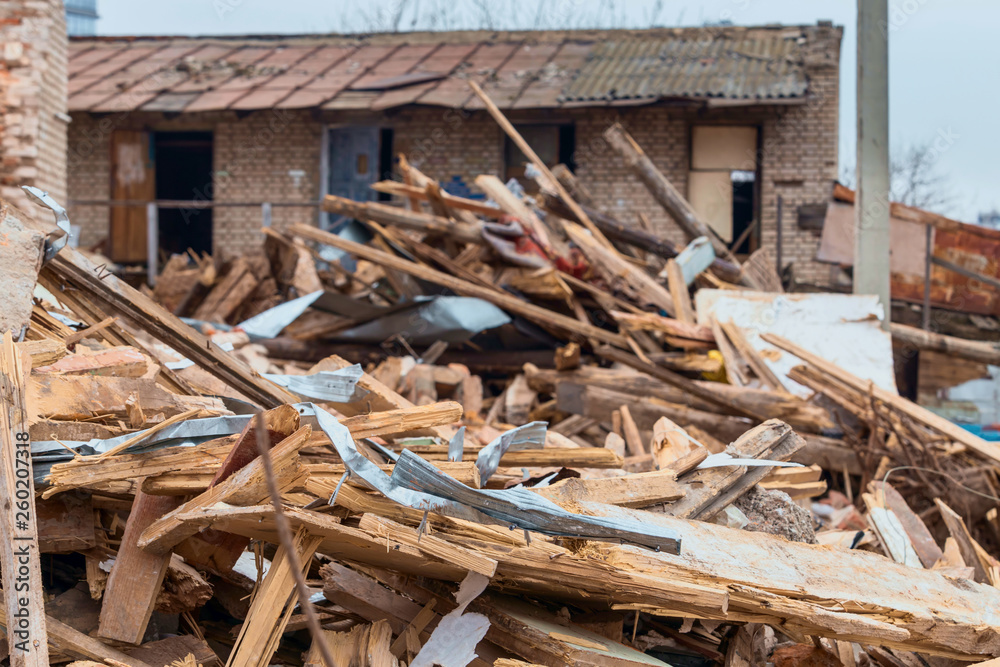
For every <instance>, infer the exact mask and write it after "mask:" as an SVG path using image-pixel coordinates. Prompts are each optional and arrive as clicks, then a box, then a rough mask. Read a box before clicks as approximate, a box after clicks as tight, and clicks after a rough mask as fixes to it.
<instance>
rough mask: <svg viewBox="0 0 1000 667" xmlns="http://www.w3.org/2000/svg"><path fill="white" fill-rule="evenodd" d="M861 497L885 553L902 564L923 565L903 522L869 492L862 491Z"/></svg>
mask: <svg viewBox="0 0 1000 667" xmlns="http://www.w3.org/2000/svg"><path fill="white" fill-rule="evenodd" d="M861 499H862V500H863V501H864V503H865V507H867V508H868V522H869V524H871V526H872V528H874V530H875V534H876V535H878V539H879V542H881V543H882V548H883V549H885V552H886V555H888V556H889V557H890V558H892V559H893V560H894V561H896V562H897V563H902V564H903V565H909V566H910V567H923V565H922V564H921V563H920V558H919V557H918V556H917V552H916V551H915V550H914V548H913V544H912V543H911V542H910V538H909V536H907V534H906V531H905V530H904V529H903V524H902V523H901V522H900V521H899V518H898V517H897V516H896V515H895V514H894V513H893V511H892V510H890V509H888V508H886V507H884V506H882V505H880V504H879V501H878V499H877V498H876V497H875V496H873V495H872V494H870V493H862V494H861Z"/></svg>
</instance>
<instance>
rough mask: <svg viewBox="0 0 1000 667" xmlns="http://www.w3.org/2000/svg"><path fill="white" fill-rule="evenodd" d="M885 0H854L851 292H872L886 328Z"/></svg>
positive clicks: (887, 163)
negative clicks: (855, 189) (855, 51)
mask: <svg viewBox="0 0 1000 667" xmlns="http://www.w3.org/2000/svg"><path fill="white" fill-rule="evenodd" d="M888 25H889V23H888V0H858V175H857V179H858V194H857V201H856V203H855V207H854V229H855V235H854V293H855V294H876V295H878V297H879V301H880V302H881V304H882V307H883V308H884V309H885V319H884V320H883V328H885V329H886V330H888V328H889V310H890V308H889V306H890V303H889V253H890V248H889V32H888Z"/></svg>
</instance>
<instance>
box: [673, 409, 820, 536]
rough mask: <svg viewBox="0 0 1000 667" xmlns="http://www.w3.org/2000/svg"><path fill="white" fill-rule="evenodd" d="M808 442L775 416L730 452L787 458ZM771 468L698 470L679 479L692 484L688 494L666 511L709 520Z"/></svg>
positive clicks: (781, 459)
mask: <svg viewBox="0 0 1000 667" xmlns="http://www.w3.org/2000/svg"><path fill="white" fill-rule="evenodd" d="M804 444H805V443H804V441H803V440H802V438H800V437H799V436H797V435H796V434H795V433H794V432H793V431H792V429H791V428H790V427H789V426H788V424H786V423H784V422H781V421H778V420H777V419H771V420H768V421H766V422H764V423H763V424H761V425H759V426H755V427H754V428H752V429H750V430H749V431H747V432H746V433H744V434H743V435H742V436H741V437H740V438H739V439H738V440H737V441H736V442H734V443H733V444H732V445H730V446H729V448H727V450H726V452H727V453H728V454H730V455H732V456H733V457H737V458H747V459H772V460H777V461H783V460H787V459H788V457H789V456H791V455H792V454H793V453H795V452H796V451H798V450H799V449H800V448H801V447H802V446H803V445H804ZM770 471H771V468H770V467H769V466H756V467H752V468H748V467H745V466H739V465H737V466H723V467H718V468H706V469H702V470H695V471H694V472H692V473H690V474H688V475H685V476H684V477H683V478H682V479H681V480H679V481H680V482H682V483H683V484H687V485H689V486H688V489H687V495H686V496H685V497H684V498H682V499H681V500H679V501H678V502H676V503H674V504H673V505H671V506H670V507H668V508H667V510H666V511H667V513H669V514H670V515H671V516H675V517H679V518H686V519H699V520H702V521H709V520H711V518H712V517H713V516H715V515H716V514H718V513H719V512H721V511H722V510H723V509H725V508H726V507H727V506H728V505H730V504H731V503H733V502H734V501H735V500H736V499H737V498H739V497H740V496H741V495H743V494H744V493H746V492H747V491H748V490H749V489H750V487H752V486H754V485H755V484H757V483H758V482H759V481H760V480H761V479H763V478H764V477H765V476H766V475H767V474H768V473H769V472H770Z"/></svg>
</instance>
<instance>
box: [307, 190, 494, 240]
mask: <svg viewBox="0 0 1000 667" xmlns="http://www.w3.org/2000/svg"><path fill="white" fill-rule="evenodd" d="M322 208H323V210H324V211H326V212H328V213H336V214H338V215H343V216H347V217H351V218H358V219H359V220H370V221H372V222H377V223H379V224H382V225H387V226H390V227H402V228H403V229H412V230H416V231H421V232H429V233H436V234H444V235H446V236H448V237H449V238H453V239H455V240H457V241H462V242H464V243H482V242H483V237H482V234H481V233H480V227H481V225H480V226H474V225H470V224H468V223H464V222H455V221H453V220H449V219H448V218H442V217H441V216H438V215H432V214H430V213H423V212H417V211H407V210H406V209H402V208H397V207H395V206H389V205H387V204H378V203H376V202H358V201H354V200H353V199H346V198H344V197H337V196H336V195H327V196H326V197H324V198H323V205H322Z"/></svg>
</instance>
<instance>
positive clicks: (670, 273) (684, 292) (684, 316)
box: [667, 259, 697, 326]
mask: <svg viewBox="0 0 1000 667" xmlns="http://www.w3.org/2000/svg"><path fill="white" fill-rule="evenodd" d="M667 285H668V286H669V287H670V297H671V298H672V299H673V300H674V312H675V313H676V317H677V319H678V320H679V321H680V322H682V323H683V324H688V325H691V326H694V325H695V324H696V322H697V320H696V318H695V314H694V305H692V303H691V293H690V292H688V286H687V283H685V282H684V273H683V271H681V265H680V264H678V263H677V260H676V259H668V260H667Z"/></svg>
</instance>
